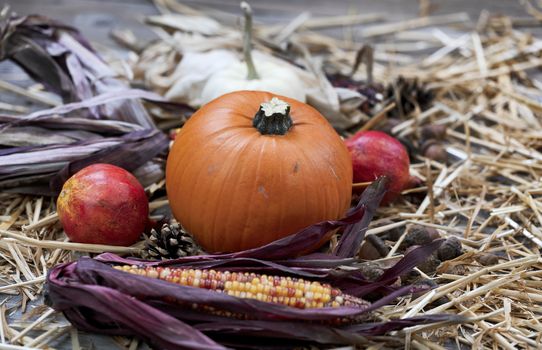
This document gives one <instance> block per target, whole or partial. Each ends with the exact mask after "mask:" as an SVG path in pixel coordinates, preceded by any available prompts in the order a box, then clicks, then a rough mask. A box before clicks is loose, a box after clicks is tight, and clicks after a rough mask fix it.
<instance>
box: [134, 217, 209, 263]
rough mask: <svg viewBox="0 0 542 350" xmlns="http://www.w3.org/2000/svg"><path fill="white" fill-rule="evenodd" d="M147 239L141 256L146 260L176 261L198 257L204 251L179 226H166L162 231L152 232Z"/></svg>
mask: <svg viewBox="0 0 542 350" xmlns="http://www.w3.org/2000/svg"><path fill="white" fill-rule="evenodd" d="M143 236H144V237H145V249H143V251H142V253H141V256H142V257H143V258H144V259H162V260H167V259H175V258H181V257H184V256H190V255H198V254H201V253H202V252H203V251H202V250H201V248H200V247H199V246H198V245H197V244H196V242H195V241H194V239H193V238H192V236H190V234H189V233H188V232H186V231H185V230H184V229H183V228H181V227H180V225H179V224H177V223H174V224H164V225H163V226H162V228H161V229H160V231H157V230H155V229H154V228H153V229H152V230H151V232H150V235H149V236H147V235H146V234H143Z"/></svg>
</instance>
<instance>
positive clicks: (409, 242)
mask: <svg viewBox="0 0 542 350" xmlns="http://www.w3.org/2000/svg"><path fill="white" fill-rule="evenodd" d="M438 238H440V235H439V233H438V231H437V230H436V229H434V228H431V227H425V226H421V225H415V226H412V227H411V228H410V230H409V232H408V233H407V234H406V236H405V239H404V240H403V242H402V243H401V248H402V249H406V248H408V247H411V246H414V245H424V244H428V243H431V242H432V241H434V240H435V239H438Z"/></svg>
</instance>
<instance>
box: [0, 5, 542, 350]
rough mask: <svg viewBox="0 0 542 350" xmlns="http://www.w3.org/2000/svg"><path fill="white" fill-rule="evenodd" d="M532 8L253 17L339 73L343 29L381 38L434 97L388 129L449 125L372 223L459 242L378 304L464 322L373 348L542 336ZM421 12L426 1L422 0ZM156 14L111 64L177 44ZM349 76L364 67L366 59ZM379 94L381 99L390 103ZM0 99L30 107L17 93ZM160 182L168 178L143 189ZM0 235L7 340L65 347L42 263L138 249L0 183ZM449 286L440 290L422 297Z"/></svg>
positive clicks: (520, 342) (348, 54)
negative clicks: (86, 236) (64, 218)
mask: <svg viewBox="0 0 542 350" xmlns="http://www.w3.org/2000/svg"><path fill="white" fill-rule="evenodd" d="M424 3H425V2H423V1H422V2H421V4H422V5H423V4H424ZM156 4H157V5H158V7H159V9H160V10H161V11H163V13H165V12H168V13H181V14H185V15H187V14H188V15H194V14H195V15H204V16H205V15H209V16H212V17H214V18H215V19H218V20H219V21H220V20H221V19H222V18H225V19H228V20H229V22H230V23H229V24H228V23H226V24H224V28H227V30H226V31H225V32H226V33H231V32H232V31H234V30H238V29H237V28H236V27H235V26H236V25H238V23H235V21H232V20H231V16H229V17H228V16H224V14H221V13H219V12H213V13H210V14H204V13H201V12H198V11H196V10H194V9H190V8H188V7H185V6H184V5H179V4H178V3H176V2H172V1H157V2H156ZM527 5H528V3H527ZM526 8H527V11H528V12H529V14H530V15H531V16H532V17H529V18H527V17H525V18H522V19H511V18H507V17H505V16H496V15H493V14H492V13H489V12H483V13H482V14H481V16H480V18H477V19H469V18H468V16H467V15H466V14H463V13H457V14H452V15H443V16H431V15H427V14H423V13H422V15H421V16H420V17H418V18H415V19H412V20H408V21H404V22H400V23H389V22H385V19H384V18H383V16H381V15H378V14H363V15H358V14H352V15H346V16H341V17H325V18H314V17H312V18H310V17H308V16H306V15H300V16H298V17H296V18H295V19H294V20H293V21H291V22H289V23H284V24H282V25H273V26H264V25H261V24H260V25H258V23H256V27H257V28H256V29H257V32H256V33H255V37H256V38H257V39H258V40H260V42H264V43H265V42H271V43H273V42H274V43H278V44H280V43H282V42H285V41H287V40H289V39H290V38H292V40H293V39H295V42H297V43H298V44H299V45H302V47H304V48H306V49H307V50H305V55H306V58H307V59H309V60H310V59H314V60H316V58H317V57H321V56H322V55H323V56H324V59H325V62H326V64H327V65H328V66H331V67H333V68H334V69H336V70H337V71H345V72H347V71H348V70H350V69H351V67H352V64H353V62H354V61H355V58H356V53H357V50H358V49H359V47H360V42H359V41H360V40H357V41H356V42H353V41H352V40H351V39H349V38H350V37H349V33H350V32H349V30H350V29H351V27H353V26H359V25H362V27H361V28H362V30H361V39H362V40H363V41H364V42H371V43H373V47H374V50H375V63H374V68H373V70H374V80H375V81H377V82H380V83H382V84H388V83H392V82H393V81H395V80H396V79H397V77H398V76H400V75H401V76H403V77H406V78H417V79H418V81H419V82H421V83H423V84H426V86H427V88H429V89H431V91H432V92H433V93H434V96H435V99H434V100H433V102H432V103H431V105H430V106H429V108H426V109H425V110H423V111H422V110H420V109H415V110H414V111H413V112H412V113H410V114H409V115H408V116H406V117H405V118H404V119H403V121H402V122H401V123H399V124H398V125H396V126H394V128H393V130H392V132H393V134H395V135H397V136H400V137H403V138H409V137H414V135H416V134H417V133H418V132H419V128H420V127H421V126H423V125H428V124H442V125H446V126H447V130H448V132H447V137H446V140H445V143H444V145H445V147H446V151H447V153H448V161H447V162H446V163H443V162H437V161H434V160H430V159H427V158H425V157H423V156H421V155H416V156H415V158H416V159H415V161H414V162H413V163H412V166H411V172H412V174H414V175H416V176H418V177H419V178H421V179H422V180H424V181H423V185H422V186H423V187H417V188H414V189H410V190H407V192H409V193H410V194H413V193H418V195H420V194H421V195H422V196H424V197H422V198H424V199H423V200H422V201H419V202H417V203H412V202H410V201H409V200H408V198H409V197H405V198H403V199H401V200H399V201H397V202H396V203H394V204H393V205H391V206H389V207H384V208H381V209H380V210H379V212H378V215H377V217H376V219H375V220H374V221H373V222H372V224H371V226H370V230H369V232H368V234H375V235H381V234H383V233H385V232H386V231H388V230H390V229H394V228H398V227H408V226H409V225H412V224H419V225H425V226H430V227H433V228H436V229H437V230H438V231H439V233H440V234H441V235H442V236H443V237H450V236H456V237H458V238H459V239H460V241H461V243H462V245H463V251H464V254H462V255H461V256H459V257H458V258H456V259H454V260H450V261H446V262H444V263H442V264H441V265H440V266H439V267H438V269H437V272H436V273H435V274H434V275H431V276H427V277H428V278H432V279H434V280H435V281H436V282H437V283H438V287H437V288H436V289H433V290H431V291H430V292H428V293H426V294H424V295H422V296H420V297H417V298H415V299H413V298H412V297H404V298H402V299H400V300H398V301H397V303H396V305H390V306H387V307H384V308H383V309H381V310H380V311H379V317H380V318H381V319H389V318H397V317H408V316H414V315H421V314H434V313H443V312H446V313H456V314H461V315H464V316H466V322H464V323H463V324H460V325H453V326H446V325H444V326H443V325H436V326H435V325H433V326H418V327H411V328H407V329H406V330H404V331H401V332H399V333H397V334H392V335H390V336H389V337H380V338H377V339H373V340H372V342H373V343H374V344H373V347H371V348H372V349H381V348H386V346H390V347H394V346H400V347H403V346H406V348H409V347H410V348H416V349H444V348H456V347H457V348H461V347H471V348H474V349H486V348H488V349H497V348H498V349H518V348H533V349H534V348H540V346H541V342H542V339H541V337H542V323H541V321H542V294H541V293H540V289H541V288H542V269H541V267H542V259H541V257H540V253H539V250H540V248H541V247H542V229H541V227H542V201H541V200H540V199H541V198H542V197H540V195H542V183H541V181H540V180H541V176H542V131H541V130H542V125H541V123H542V92H541V89H542V81H539V80H537V79H536V76H537V74H536V73H537V68H538V67H540V66H542V58H541V51H542V41H540V40H538V39H537V38H535V37H533V36H532V35H530V34H529V32H528V28H520V27H521V26H523V25H525V24H529V23H533V22H534V23H539V21H540V20H542V18H541V17H542V15H541V14H540V13H538V12H537V11H536V10H535V9H534V8H533V7H531V6H529V5H528V6H527V7H526ZM420 10H421V12H424V8H423V6H422V8H421V9H420ZM160 19H161V18H160V16H157V17H154V18H153V23H152V27H151V28H152V29H153V30H155V31H156V33H157V34H158V36H159V37H160V39H159V40H158V41H157V42H154V43H153V44H152V45H151V46H149V47H143V48H138V50H132V51H131V52H130V54H129V55H128V61H127V63H126V64H124V65H119V60H118V58H115V62H114V64H116V65H117V66H121V67H123V69H124V71H126V69H127V67H128V66H130V68H131V69H133V71H134V72H136V74H135V76H132V78H133V79H137V78H138V77H137V71H138V67H144V66H145V65H148V62H145V61H144V59H145V56H147V57H153V54H155V55H156V54H157V52H167V51H168V50H172V49H174V45H175V42H174V40H172V38H173V37H174V34H175V32H176V31H178V32H183V31H184V30H185V29H186V28H182V26H181V27H179V28H173V29H172V27H171V25H170V24H167V23H166V22H167V21H165V20H163V21H161V20H160ZM162 19H163V18H162ZM226 22H227V21H226ZM202 25H203V24H202ZM332 27H343V28H344V33H345V38H341V39H336V38H333V37H330V36H325V35H323V34H320V32H319V30H320V29H324V28H332ZM166 29H167V30H166ZM115 36H116V38H117V39H118V40H120V41H122V43H123V44H125V46H128V47H129V46H130V45H136V41H135V40H134V38H133V37H131V33H130V32H129V31H122V32H117V33H115ZM224 40H225V41H226V42H227V41H228V40H230V37H229V36H225V38H224ZM99 48H100V49H103V50H104V52H103V54H104V56H105V57H106V58H111V57H113V55H112V54H111V53H112V51H108V50H107V48H103V47H101V46H99ZM149 50H150V51H149ZM153 50H154V51H153ZM160 50H162V51H160ZM178 59H179V58H178V57H177V58H175V57H173V56H172V57H170V59H169V60H165V61H164V62H165V63H164V62H163V63H162V64H169V65H170V66H169V67H166V68H165V69H173V68H174V65H175V64H176V63H177V61H178ZM356 76H357V77H358V78H359V79H366V76H365V71H364V70H362V69H360V70H359V73H356ZM146 78H147V79H152V77H150V78H149V77H146ZM151 85H152V84H151ZM0 88H1V89H7V90H10V91H11V92H15V93H18V94H19V95H22V96H24V97H25V98H27V99H30V100H32V99H34V98H38V97H39V89H36V87H35V86H33V87H32V88H31V89H28V90H24V89H16V87H13V86H12V85H11V84H10V83H8V82H1V86H0ZM36 96H38V97H36ZM386 103H387V102H385V103H384V105H383V106H382V110H386V108H389V106H387V105H386ZM389 103H393V102H389ZM0 108H4V109H7V110H10V111H12V112H17V111H20V112H23V111H24V107H21V106H17V105H8V104H6V105H2V106H0ZM168 118H170V119H168ZM385 119H386V114H385V113H375V114H373V115H366V116H362V121H363V122H368V123H369V124H368V125H369V126H371V125H376V124H377V123H379V122H382V121H384V120H385ZM157 120H158V124H159V125H161V126H162V127H163V128H164V129H167V128H169V127H171V125H174V124H175V121H174V120H173V119H171V116H167V115H161V116H159V118H158V119H157ZM177 122H178V121H177ZM363 124H364V123H360V125H363ZM365 125H367V124H365ZM161 188H163V181H160V182H157V183H155V184H154V185H152V186H150V187H149V188H147V190H148V191H151V192H154V191H156V190H158V189H161ZM166 205H167V199H166V198H165V197H162V198H158V199H156V200H154V201H152V202H151V209H157V208H160V207H164V206H166ZM0 236H1V239H0V258H1V259H0V284H1V286H0V348H1V349H17V348H19V346H26V347H30V348H54V347H55V346H58V344H59V341H60V340H61V339H64V340H63V341H68V342H69V341H70V340H69V337H71V345H72V346H73V348H79V340H78V332H77V331H76V330H75V329H73V328H72V327H70V325H69V323H67V322H66V321H65V320H64V319H63V318H62V316H61V315H58V314H55V312H54V310H52V309H50V308H49V307H47V306H45V305H42V294H43V287H44V281H45V277H46V273H47V270H48V269H49V268H51V267H52V266H54V265H55V264H57V263H60V262H63V261H68V260H71V259H74V258H76V257H77V256H78V255H80V254H87V253H99V252H104V251H109V252H115V253H119V254H137V252H138V250H139V249H140V248H141V247H142V245H141V243H140V244H138V245H136V246H133V247H111V246H97V245H86V244H77V243H71V242H68V240H67V239H66V237H65V235H64V233H63V232H62V229H61V226H60V224H59V222H58V217H57V215H56V213H55V205H54V201H52V200H51V199H49V198H44V197H35V196H22V195H17V194H10V193H0ZM400 244H401V239H399V241H398V242H396V243H394V245H393V246H392V247H391V250H390V253H389V255H388V257H385V258H383V259H382V260H384V261H385V260H386V259H390V258H392V257H394V256H397V253H396V251H397V248H398V247H399V245H400ZM483 253H492V254H494V255H497V256H498V257H499V258H498V260H497V261H493V262H492V263H490V264H483V263H480V262H479V260H480V259H477V257H479V256H480V255H481V254H483ZM443 296H445V297H447V298H448V301H447V302H445V303H443V304H440V305H439V306H437V307H433V308H430V307H428V305H429V304H431V303H432V302H433V301H435V300H437V299H440V298H441V297H443ZM117 340H118V343H119V346H121V347H122V348H131V349H135V348H137V346H138V342H137V341H136V340H132V339H122V338H118V339H117ZM4 344H5V345H4ZM7 344H12V345H7ZM401 344H403V345H401Z"/></svg>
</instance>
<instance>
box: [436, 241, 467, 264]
mask: <svg viewBox="0 0 542 350" xmlns="http://www.w3.org/2000/svg"><path fill="white" fill-rule="evenodd" d="M437 253H438V258H439V259H440V260H441V261H446V260H452V259H455V258H457V257H458V256H460V255H461V254H463V248H462V247H461V242H460V241H459V239H457V237H450V238H448V239H447V240H446V241H444V243H442V245H441V246H440V247H439V248H438V250H437Z"/></svg>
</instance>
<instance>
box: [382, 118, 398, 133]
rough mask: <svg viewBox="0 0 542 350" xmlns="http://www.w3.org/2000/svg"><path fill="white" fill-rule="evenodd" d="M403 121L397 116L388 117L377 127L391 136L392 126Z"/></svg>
mask: <svg viewBox="0 0 542 350" xmlns="http://www.w3.org/2000/svg"><path fill="white" fill-rule="evenodd" d="M402 122H403V121H402V120H401V119H397V118H388V119H386V121H385V122H384V123H382V125H381V126H380V127H379V128H378V129H379V130H380V131H382V132H385V133H386V134H388V135H391V136H393V134H392V133H391V131H392V130H393V128H395V127H396V126H397V125H399V124H401V123H402Z"/></svg>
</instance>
